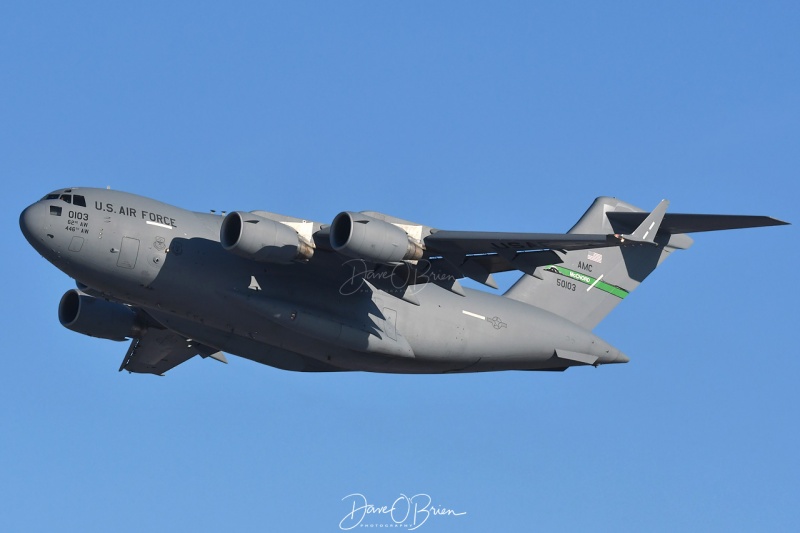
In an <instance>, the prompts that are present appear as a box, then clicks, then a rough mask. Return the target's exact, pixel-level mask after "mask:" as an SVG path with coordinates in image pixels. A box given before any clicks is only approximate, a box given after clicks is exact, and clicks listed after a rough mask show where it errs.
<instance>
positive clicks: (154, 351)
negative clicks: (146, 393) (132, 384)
mask: <svg viewBox="0 0 800 533" xmlns="http://www.w3.org/2000/svg"><path fill="white" fill-rule="evenodd" d="M195 355H200V356H201V357H203V358H206V357H211V358H213V359H216V360H218V361H221V362H223V363H227V362H228V361H227V360H226V359H225V355H223V353H222V352H217V351H215V350H213V349H211V348H209V347H208V346H204V345H202V344H199V343H197V342H194V341H192V340H191V339H187V338H186V337H183V336H181V335H178V334H177V333H174V332H172V331H170V330H168V329H156V328H148V329H147V330H146V331H145V333H144V334H143V335H142V336H141V337H139V338H136V339H133V340H132V341H131V345H130V348H128V353H126V354H125V359H124V360H123V361H122V365H121V366H120V367H119V369H120V371H122V370H127V371H129V372H137V373H140V374H156V375H159V376H163V375H164V372H166V371H168V370H171V369H172V368H175V367H176V366H178V365H179V364H181V363H183V362H185V361H188V360H189V359H191V358H192V357H194V356H195Z"/></svg>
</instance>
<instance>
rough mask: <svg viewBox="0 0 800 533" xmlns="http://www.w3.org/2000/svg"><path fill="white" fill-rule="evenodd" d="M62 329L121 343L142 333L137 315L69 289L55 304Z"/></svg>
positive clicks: (126, 308) (129, 309)
mask: <svg viewBox="0 0 800 533" xmlns="http://www.w3.org/2000/svg"><path fill="white" fill-rule="evenodd" d="M58 320H59V322H61V325H62V326H64V327H65V328H67V329H71V330H72V331H77V332H78V333H82V334H84V335H89V336H90V337H98V338H101V339H109V340H112V341H124V340H125V339H126V338H129V337H136V336H138V335H140V334H141V333H142V330H143V328H142V325H141V323H140V321H139V319H138V317H137V316H136V311H134V310H133V309H131V308H130V307H128V306H127V305H122V304H119V303H114V302H109V301H108V300H103V299H102V298H94V297H93V296H89V295H88V294H82V293H81V292H79V291H77V290H75V289H72V290H69V291H67V292H66V293H65V294H64V296H62V297H61V301H60V302H59V304H58Z"/></svg>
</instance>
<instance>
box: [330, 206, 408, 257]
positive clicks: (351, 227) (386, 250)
mask: <svg viewBox="0 0 800 533" xmlns="http://www.w3.org/2000/svg"><path fill="white" fill-rule="evenodd" d="M331 247H333V249H334V250H336V251H337V252H339V253H341V254H344V255H347V256H349V257H355V258H358V259H365V260H367V261H374V262H376V263H393V262H398V261H406V260H416V259H420V258H422V253H423V248H422V246H420V245H419V244H418V243H416V242H415V241H413V240H411V238H410V237H409V236H408V233H406V232H405V231H403V230H402V229H401V228H399V227H397V226H395V225H394V224H390V223H388V222H384V221H383V220H378V219H377V218H373V217H370V216H367V215H365V214H363V213H353V212H350V211H344V212H342V213H339V214H338V215H336V218H334V219H333V223H332V224H331Z"/></svg>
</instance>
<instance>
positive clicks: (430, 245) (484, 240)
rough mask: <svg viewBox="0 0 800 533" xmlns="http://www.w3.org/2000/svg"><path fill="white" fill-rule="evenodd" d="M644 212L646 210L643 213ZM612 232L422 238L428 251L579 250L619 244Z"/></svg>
mask: <svg viewBox="0 0 800 533" xmlns="http://www.w3.org/2000/svg"><path fill="white" fill-rule="evenodd" d="M645 215H647V213H645ZM619 245H620V241H619V239H615V238H614V237H613V235H602V234H597V235H575V234H569V233H507V232H481V231H448V230H440V231H437V232H436V233H433V234H432V235H430V236H428V237H426V238H425V246H426V248H427V249H428V250H431V251H436V252H441V253H443V254H447V253H453V252H461V253H465V254H469V255H475V254H496V253H500V252H504V251H510V252H531V251H539V250H581V249H586V248H603V247H606V246H619Z"/></svg>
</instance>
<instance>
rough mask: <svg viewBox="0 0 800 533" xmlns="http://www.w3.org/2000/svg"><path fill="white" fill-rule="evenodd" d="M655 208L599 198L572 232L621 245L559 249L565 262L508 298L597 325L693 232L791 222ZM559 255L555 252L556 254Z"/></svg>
mask: <svg viewBox="0 0 800 533" xmlns="http://www.w3.org/2000/svg"><path fill="white" fill-rule="evenodd" d="M667 206H668V202H667V201H666V200H664V201H662V202H661V203H659V204H658V206H657V207H656V208H655V209H654V210H653V211H652V212H650V213H648V212H646V211H643V210H642V209H639V208H637V207H634V206H632V205H630V204H628V203H626V202H623V201H621V200H617V199H616V198H609V197H600V198H597V199H596V200H595V201H594V203H593V204H592V206H591V207H590V208H589V210H588V211H586V213H584V215H583V216H582V217H581V219H580V220H579V221H578V223H577V224H575V226H573V228H572V229H571V230H570V231H569V233H570V234H612V235H615V236H616V237H617V238H618V239H619V240H620V243H621V246H619V247H606V248H592V249H584V250H574V251H569V252H556V253H555V254H556V255H557V256H558V257H559V258H560V259H561V262H553V263H552V264H548V265H544V266H539V267H537V268H536V269H535V270H534V271H533V272H532V274H530V275H529V274H524V275H523V276H522V278H520V279H519V281H517V282H516V283H515V284H514V285H513V286H512V287H511V288H510V289H509V290H508V291H507V292H506V294H505V296H506V297H508V298H511V299H514V300H519V301H521V302H525V303H528V304H531V305H535V306H536V307H540V308H542V309H545V310H547V311H550V312H552V313H555V314H557V315H560V316H562V317H564V318H566V319H568V320H570V321H572V322H574V323H576V324H578V325H580V326H582V327H585V328H587V329H593V328H594V327H595V326H597V324H599V323H600V321H601V320H603V318H605V316H606V315H608V313H610V312H611V311H612V310H613V309H614V308H615V307H616V306H617V304H619V303H620V302H621V301H622V300H624V299H625V298H626V297H627V296H628V295H629V294H630V293H631V292H632V291H633V290H634V289H636V287H638V286H639V284H640V283H641V282H642V281H644V279H645V278H646V277H647V276H648V275H649V274H650V273H651V272H652V271H653V270H655V269H656V267H657V266H658V265H660V264H661V262H662V261H664V259H666V258H667V257H668V256H669V255H670V254H671V253H672V252H673V251H675V250H685V249H687V248H689V247H690V246H691V245H692V243H693V242H694V241H693V240H692V238H691V237H689V236H688V235H686V234H687V233H692V232H699V231H716V230H723V229H739V228H750V227H761V226H775V225H782V224H786V222H782V221H780V220H776V219H774V218H770V217H763V216H743V215H687V214H674V213H666V209H667ZM553 257H555V256H553Z"/></svg>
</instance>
